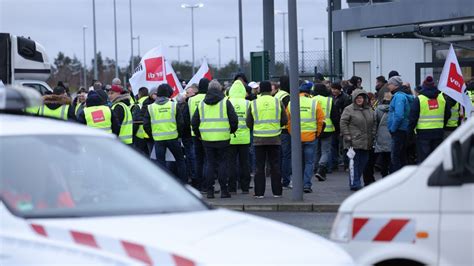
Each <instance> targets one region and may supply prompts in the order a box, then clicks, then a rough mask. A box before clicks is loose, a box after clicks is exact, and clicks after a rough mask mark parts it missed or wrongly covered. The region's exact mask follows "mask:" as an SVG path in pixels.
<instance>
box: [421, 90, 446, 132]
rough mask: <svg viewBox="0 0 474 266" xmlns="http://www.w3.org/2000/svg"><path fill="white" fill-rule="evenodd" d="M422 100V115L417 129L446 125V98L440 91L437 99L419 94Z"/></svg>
mask: <svg viewBox="0 0 474 266" xmlns="http://www.w3.org/2000/svg"><path fill="white" fill-rule="evenodd" d="M418 99H419V100H420V117H419V118H418V123H417V125H416V129H436V128H443V127H444V109H445V107H446V100H445V99H444V97H443V95H442V94H441V93H440V94H438V97H437V98H436V99H429V98H428V97H426V96H424V95H418Z"/></svg>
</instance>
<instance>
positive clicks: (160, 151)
mask: <svg viewBox="0 0 474 266" xmlns="http://www.w3.org/2000/svg"><path fill="white" fill-rule="evenodd" d="M166 149H168V150H170V152H171V154H173V157H174V159H175V163H176V170H177V172H178V178H179V180H180V181H181V182H183V183H186V181H187V178H186V164H185V162H184V154H183V149H182V148H181V142H180V141H179V140H178V139H172V140H162V141H155V153H156V160H157V161H158V163H159V164H160V165H162V166H163V167H167V165H166ZM168 169H169V170H170V171H172V169H170V168H168Z"/></svg>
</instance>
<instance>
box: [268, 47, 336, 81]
mask: <svg viewBox="0 0 474 266" xmlns="http://www.w3.org/2000/svg"><path fill="white" fill-rule="evenodd" d="M289 65H290V56H289V52H286V53H283V52H276V53H275V73H274V75H275V76H281V75H284V74H285V72H286V73H288V67H289ZM315 67H317V68H318V73H322V74H324V75H326V74H329V72H330V71H329V53H328V51H299V53H298V72H299V73H300V74H305V73H307V74H314V68H315ZM285 69H286V71H285Z"/></svg>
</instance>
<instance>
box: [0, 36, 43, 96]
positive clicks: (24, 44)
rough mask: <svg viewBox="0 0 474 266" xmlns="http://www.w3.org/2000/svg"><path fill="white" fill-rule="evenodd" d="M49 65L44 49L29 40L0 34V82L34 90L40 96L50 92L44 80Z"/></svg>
mask: <svg viewBox="0 0 474 266" xmlns="http://www.w3.org/2000/svg"><path fill="white" fill-rule="evenodd" d="M50 75H51V64H50V62H49V58H48V55H47V54H46V51H45V49H44V47H43V46H42V45H41V44H39V43H38V42H35V41H34V40H31V39H30V38H25V37H20V36H15V35H11V34H9V33H0V80H1V81H2V82H3V83H4V84H5V85H7V84H14V85H20V86H27V87H31V88H34V89H35V90H37V91H38V92H39V93H40V94H41V95H44V94H46V93H47V92H48V91H50V92H51V91H52V89H51V87H49V85H48V84H47V83H46V80H47V79H48V78H49V77H50Z"/></svg>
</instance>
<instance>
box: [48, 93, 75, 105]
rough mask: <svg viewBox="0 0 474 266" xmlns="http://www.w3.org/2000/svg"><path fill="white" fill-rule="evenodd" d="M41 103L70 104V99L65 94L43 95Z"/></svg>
mask: <svg viewBox="0 0 474 266" xmlns="http://www.w3.org/2000/svg"><path fill="white" fill-rule="evenodd" d="M43 103H44V104H46V105H64V104H71V99H69V97H67V96H66V95H56V94H50V95H44V96H43Z"/></svg>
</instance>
